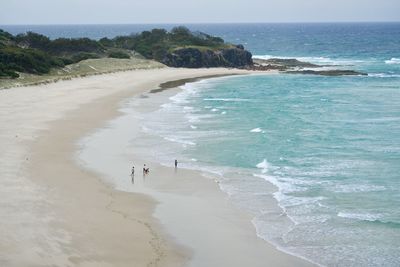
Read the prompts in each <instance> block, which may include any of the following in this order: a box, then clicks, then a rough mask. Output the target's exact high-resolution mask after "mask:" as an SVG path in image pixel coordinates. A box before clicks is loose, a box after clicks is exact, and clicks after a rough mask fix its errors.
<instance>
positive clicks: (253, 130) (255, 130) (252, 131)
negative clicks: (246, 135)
mask: <svg viewBox="0 0 400 267" xmlns="http://www.w3.org/2000/svg"><path fill="white" fill-rule="evenodd" d="M262 131H263V130H262V129H261V128H254V129H252V130H250V132H251V133H261V132H262ZM257 167H258V165H257Z"/></svg>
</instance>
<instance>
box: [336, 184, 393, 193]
mask: <svg viewBox="0 0 400 267" xmlns="http://www.w3.org/2000/svg"><path fill="white" fill-rule="evenodd" d="M384 190H386V187H384V186H380V185H362V184H349V185H338V184H337V185H335V186H334V187H333V189H332V191H333V192H336V193H357V192H377V191H384Z"/></svg>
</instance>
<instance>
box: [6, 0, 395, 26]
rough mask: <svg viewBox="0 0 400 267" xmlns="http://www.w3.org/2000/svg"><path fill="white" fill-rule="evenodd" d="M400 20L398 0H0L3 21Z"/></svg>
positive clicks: (85, 22)
mask: <svg viewBox="0 0 400 267" xmlns="http://www.w3.org/2000/svg"><path fill="white" fill-rule="evenodd" d="M332 21H400V0H0V24H96V23H101V24H108V23H121V24H123V23H201V22H210V23H211V22H332Z"/></svg>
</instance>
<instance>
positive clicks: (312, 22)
mask: <svg viewBox="0 0 400 267" xmlns="http://www.w3.org/2000/svg"><path fill="white" fill-rule="evenodd" d="M351 23H354V24H366V23H400V20H398V21H393V20H391V21H390V20H388V21H384V20H382V21H381V20H379V21H378V20H376V21H290V22H289V21H286V22H285V21H282V22H278V21H277V22H151V23H150V22H146V23H135V22H132V23H130V22H129V23H46V24H45V23H33V24H23V23H17V24H2V23H0V25H2V26H79V25H82V26H83V25H196V24H351Z"/></svg>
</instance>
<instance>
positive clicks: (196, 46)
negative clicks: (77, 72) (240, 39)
mask: <svg viewBox="0 0 400 267" xmlns="http://www.w3.org/2000/svg"><path fill="white" fill-rule="evenodd" d="M132 54H140V55H142V56H143V57H144V58H146V59H153V60H156V61H159V62H161V63H163V64H166V65H168V66H173V67H192V68H197V67H226V66H230V67H244V66H246V65H249V64H251V63H252V61H251V54H250V53H249V52H248V51H245V50H244V48H243V47H242V46H234V45H232V44H227V43H225V42H224V40H223V39H221V38H219V37H214V36H211V35H208V34H205V33H201V32H191V31H189V29H187V28H185V27H175V28H173V29H172V30H171V31H169V32H168V31H167V30H165V29H153V30H151V31H144V32H142V33H138V34H132V35H128V36H117V37H115V38H113V39H109V38H102V39H100V40H98V41H97V40H91V39H89V38H75V39H74V38H58V39H55V40H51V39H50V38H48V37H46V36H44V35H41V34H38V33H34V32H27V33H24V34H18V35H16V36H14V35H12V34H10V33H8V32H5V31H3V30H0V77H2V78H17V77H19V76H20V74H21V73H29V74H37V75H43V74H47V73H49V72H50V70H51V69H52V68H63V67H65V66H67V65H70V64H74V63H78V62H80V61H83V60H87V59H98V58H107V57H109V58H116V59H129V58H131V56H132ZM239 57H241V59H240V60H238V58H239Z"/></svg>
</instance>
